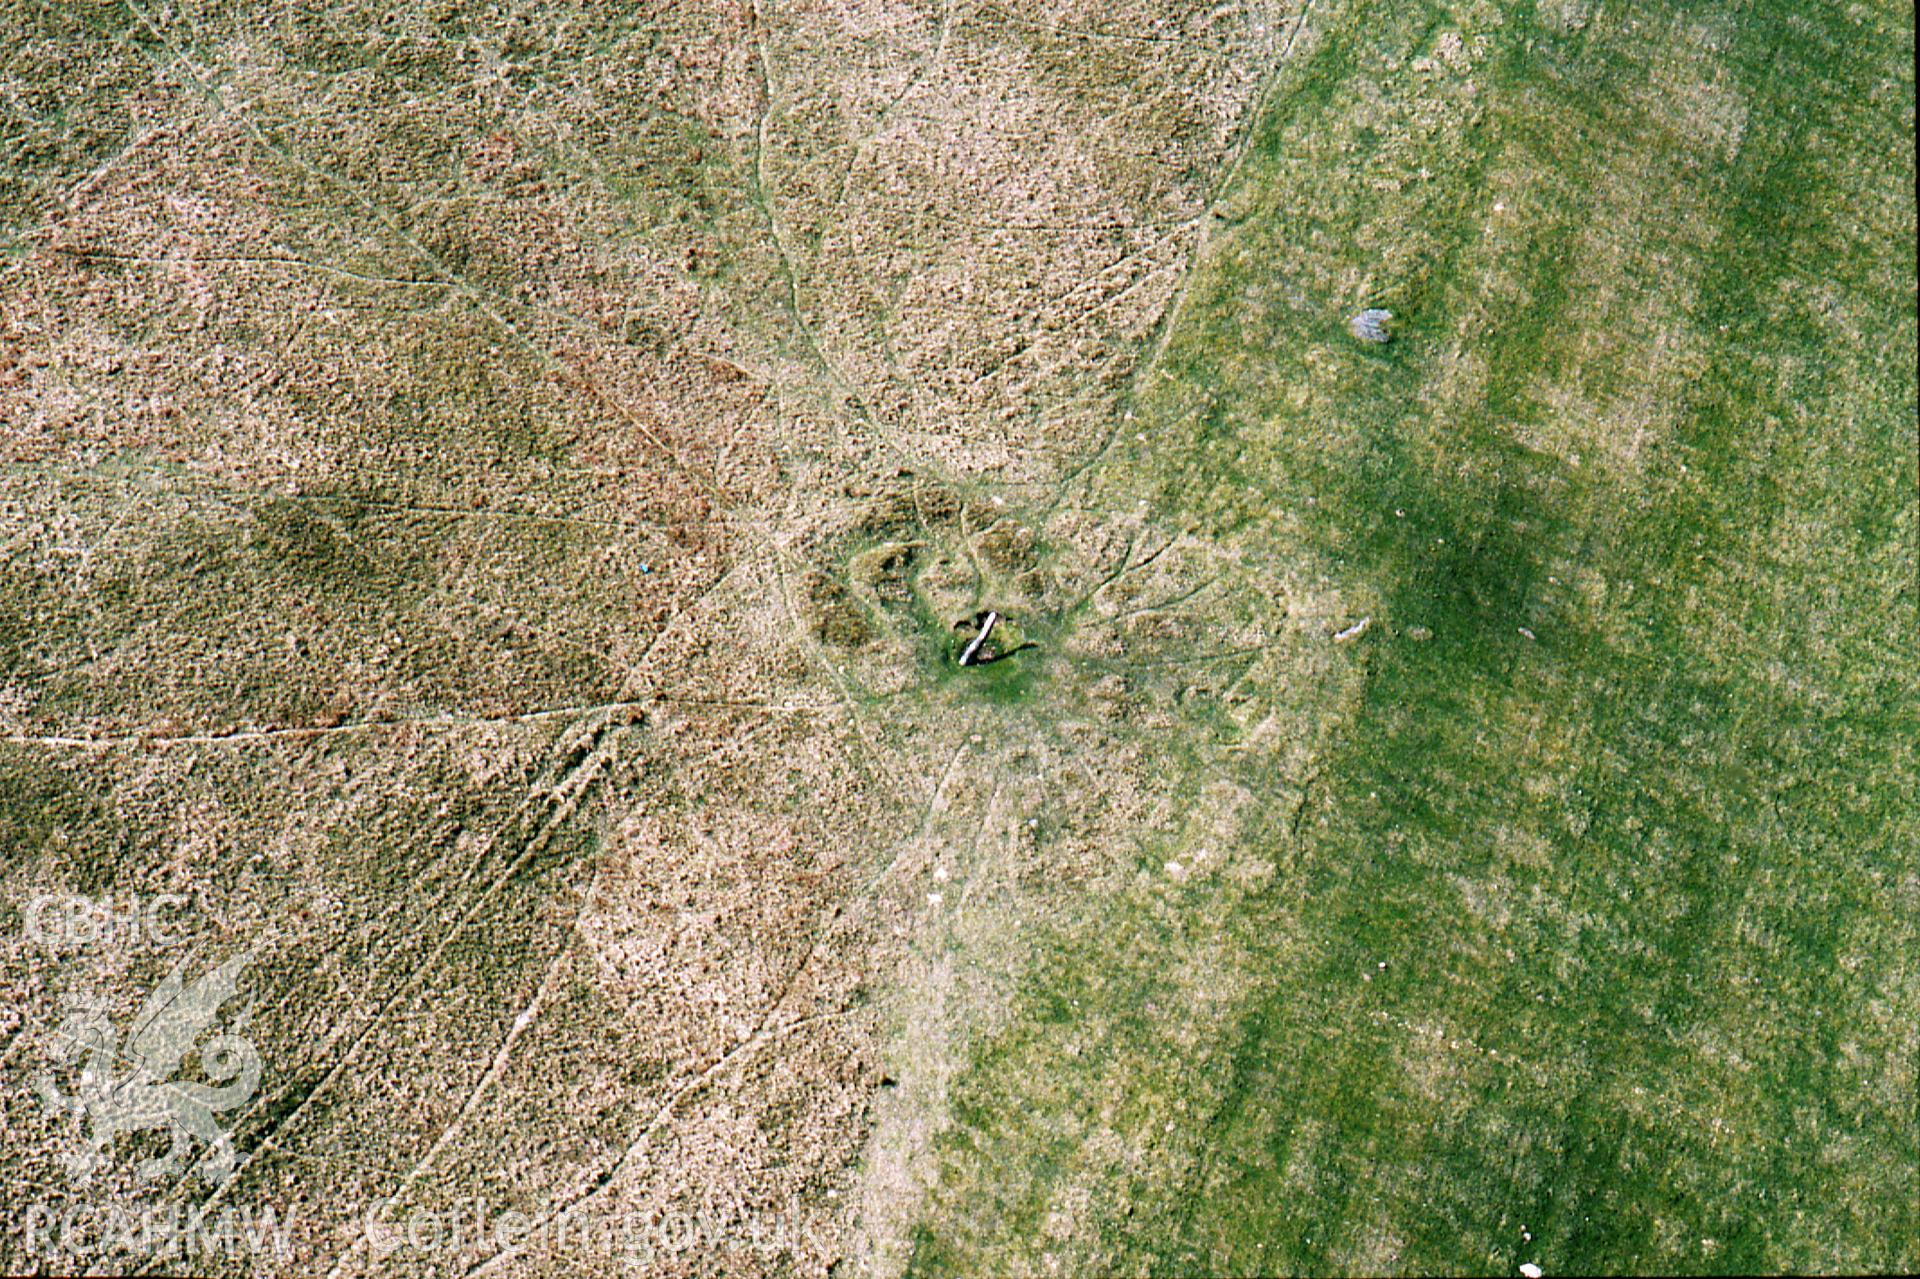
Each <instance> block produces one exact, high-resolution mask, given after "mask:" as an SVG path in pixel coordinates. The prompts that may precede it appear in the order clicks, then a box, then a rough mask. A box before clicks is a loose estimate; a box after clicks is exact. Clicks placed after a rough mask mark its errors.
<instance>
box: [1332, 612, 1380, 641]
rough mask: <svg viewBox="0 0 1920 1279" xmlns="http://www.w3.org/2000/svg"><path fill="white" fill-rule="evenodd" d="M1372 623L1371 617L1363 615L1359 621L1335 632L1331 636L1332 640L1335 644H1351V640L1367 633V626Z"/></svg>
mask: <svg viewBox="0 0 1920 1279" xmlns="http://www.w3.org/2000/svg"><path fill="white" fill-rule="evenodd" d="M1372 625H1373V618H1371V617H1363V618H1361V619H1360V620H1359V621H1357V622H1355V623H1354V624H1353V625H1352V626H1349V627H1348V628H1347V629H1346V630H1344V631H1340V632H1338V633H1336V634H1335V635H1334V637H1333V642H1334V643H1336V644H1351V643H1353V641H1355V640H1357V639H1359V638H1360V637H1361V636H1362V635H1365V634H1366V633H1367V628H1368V627H1370V626H1372Z"/></svg>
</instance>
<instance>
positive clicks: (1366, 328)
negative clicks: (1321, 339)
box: [1347, 306, 1393, 342]
mask: <svg viewBox="0 0 1920 1279" xmlns="http://www.w3.org/2000/svg"><path fill="white" fill-rule="evenodd" d="M1392 321H1393V312H1391V311H1383V310H1381V309H1380V308H1379V307H1373V306H1370V307H1368V308H1367V309H1366V310H1364V311H1362V312H1360V313H1359V314H1358V315H1356V316H1354V317H1353V318H1352V319H1351V320H1348V321H1347V328H1348V329H1350V330H1351V331H1352V333H1353V336H1355V337H1357V338H1359V339H1360V340H1361V341H1362V342H1391V341H1392V340H1393V334H1391V333H1389V332H1388V331H1387V325H1388V324H1390V323H1392Z"/></svg>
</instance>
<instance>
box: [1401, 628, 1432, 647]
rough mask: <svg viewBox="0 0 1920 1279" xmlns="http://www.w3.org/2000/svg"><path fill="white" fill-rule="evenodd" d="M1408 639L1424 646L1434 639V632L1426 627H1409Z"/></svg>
mask: <svg viewBox="0 0 1920 1279" xmlns="http://www.w3.org/2000/svg"><path fill="white" fill-rule="evenodd" d="M1407 638H1408V639H1410V640H1414V641H1416V642H1418V643H1421V644H1424V643H1426V642H1427V641H1428V640H1430V639H1432V638H1433V632H1432V631H1430V630H1428V629H1427V628H1426V627H1424V626H1409V627H1408V628H1407Z"/></svg>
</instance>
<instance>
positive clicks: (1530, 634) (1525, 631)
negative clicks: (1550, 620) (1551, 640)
mask: <svg viewBox="0 0 1920 1279" xmlns="http://www.w3.org/2000/svg"><path fill="white" fill-rule="evenodd" d="M1520 633H1521V634H1522V635H1524V636H1526V637H1527V638H1528V639H1537V638H1538V637H1537V636H1536V635H1534V633H1533V632H1532V631H1530V630H1528V629H1527V628H1526V627H1524V626H1522V627H1521V628H1520Z"/></svg>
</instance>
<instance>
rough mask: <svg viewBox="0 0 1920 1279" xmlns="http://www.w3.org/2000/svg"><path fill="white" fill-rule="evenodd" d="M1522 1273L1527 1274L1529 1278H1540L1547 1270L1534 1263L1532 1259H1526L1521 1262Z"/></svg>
mask: <svg viewBox="0 0 1920 1279" xmlns="http://www.w3.org/2000/svg"><path fill="white" fill-rule="evenodd" d="M1520 1273H1521V1274H1523V1275H1525V1276H1526V1277H1527V1279H1540V1276H1541V1275H1543V1274H1545V1273H1546V1272H1545V1271H1543V1270H1542V1269H1540V1267H1538V1266H1536V1265H1534V1264H1533V1263H1532V1262H1531V1261H1524V1262H1521V1263H1520Z"/></svg>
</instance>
